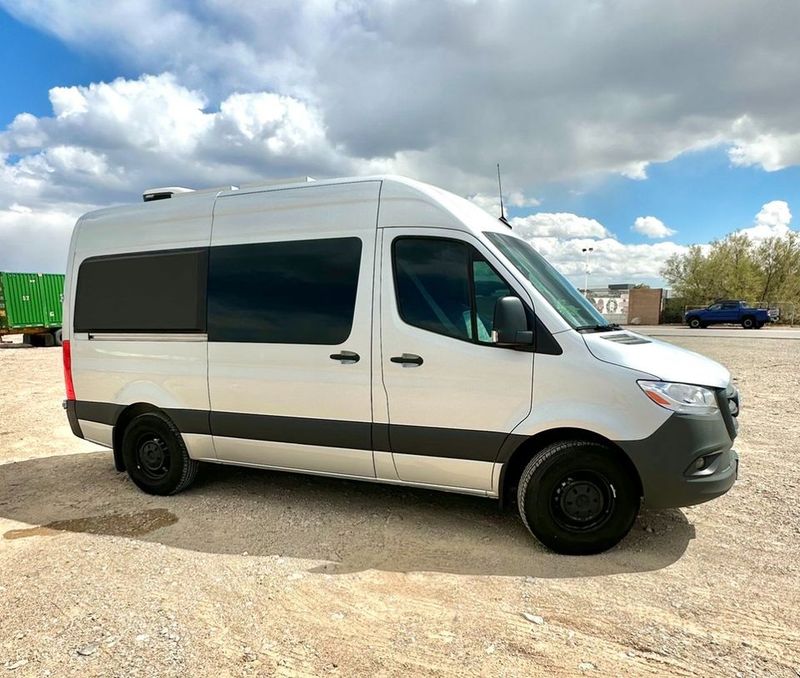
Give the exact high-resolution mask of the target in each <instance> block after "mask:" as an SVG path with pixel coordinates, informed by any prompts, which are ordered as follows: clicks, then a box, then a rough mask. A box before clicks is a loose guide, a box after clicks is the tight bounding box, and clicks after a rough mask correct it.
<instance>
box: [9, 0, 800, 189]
mask: <svg viewBox="0 0 800 678" xmlns="http://www.w3.org/2000/svg"><path fill="white" fill-rule="evenodd" d="M767 4H768V5H769V6H770V7H772V9H771V10H770V9H765V7H764V5H763V3H757V2H740V3H730V2H728V1H727V0H706V1H705V2H702V3H695V4H694V5H692V7H690V8H687V7H686V5H685V3H683V2H680V0H664V1H663V2H651V3H634V4H633V5H630V4H628V3H563V2H557V1H556V0H542V1H541V2H536V3H531V2H526V1H524V0H509V2H506V3H503V6H502V8H498V7H497V6H495V5H493V4H491V3H487V2H446V3H431V2H424V1H423V0H399V1H398V0H375V1H374V2H367V1H366V0H348V1H347V2H337V3H330V2H318V1H315V0H309V1H307V2H297V1H294V0H279V1H278V2H272V3H269V5H268V7H264V5H263V3H242V2H234V3H230V2H220V1H219V0H206V2H202V3H177V4H176V3H174V2H169V1H168V0H141V1H140V2H136V3H106V5H104V6H103V11H97V9H96V6H95V5H94V4H92V3H88V2H75V1H74V0H38V1H36V2H27V3H18V2H13V0H0V5H1V6H4V7H5V8H6V11H8V12H9V13H10V14H12V15H13V16H15V17H17V18H18V19H20V20H22V21H25V22H28V23H30V24H32V25H34V26H36V27H38V28H40V29H42V30H44V31H47V32H49V33H51V34H53V35H55V36H57V37H58V38H59V39H61V40H63V41H64V42H66V43H67V44H69V45H71V46H72V47H73V48H75V49H78V50H81V51H84V52H87V51H88V52H92V53H94V54H97V55H101V56H102V57H108V58H111V59H114V60H115V61H117V62H120V63H123V64H125V65H126V67H127V68H128V70H137V69H138V70H139V71H145V72H146V71H150V72H161V71H163V70H165V69H166V70H169V71H171V72H174V73H175V74H176V76H177V77H178V79H179V81H180V82H181V83H184V84H186V86H187V87H189V88H191V89H195V90H202V91H204V92H206V93H207V94H208V96H209V97H210V99H211V101H212V102H221V101H223V100H224V99H226V98H227V97H228V96H229V95H230V94H232V93H234V92H261V91H268V92H275V93H279V94H283V95H287V96H290V97H292V98H293V99H296V100H299V101H303V102H305V104H306V105H308V106H309V107H311V108H313V109H314V110H315V111H316V112H317V115H318V116H319V119H320V120H322V121H324V126H325V128H326V134H327V138H328V139H329V142H330V144H331V145H332V146H334V147H341V148H342V149H344V152H345V154H346V155H348V156H350V157H354V158H359V159H362V160H366V161H372V160H375V159H378V160H380V159H386V158H391V159H393V160H396V161H398V162H399V163H400V164H402V165H403V166H409V165H411V166H413V167H414V168H415V169H416V170H417V171H416V172H415V173H416V174H417V175H418V176H420V178H423V179H429V180H434V181H435V182H436V183H439V184H442V185H445V186H447V187H448V188H453V189H456V190H457V191H458V192H460V193H466V194H474V193H477V192H484V193H486V194H488V195H491V184H492V180H493V172H492V171H491V169H492V168H493V167H494V162H496V161H500V162H502V163H503V169H504V177H508V178H509V180H510V179H511V178H512V177H516V178H517V183H518V184H519V185H520V186H522V187H524V188H526V189H529V188H530V187H531V186H533V185H534V183H535V182H537V181H541V180H543V179H552V178H571V177H574V176H576V175H581V174H592V173H602V172H616V173H620V174H623V175H624V176H627V177H630V178H633V179H639V180H642V179H645V178H646V176H647V167H648V165H649V164H651V163H653V162H663V161H667V160H669V159H671V158H674V157H675V156H676V155H678V154H680V153H682V152H685V151H687V150H692V149H698V148H704V147H707V146H709V145H714V144H728V145H731V158H732V161H733V162H736V163H740V164H758V165H761V166H763V167H765V168H766V169H776V168H778V167H782V166H786V165H787V164H793V163H797V162H799V161H800V160H799V158H800V139H798V135H799V134H800V128H799V126H798V122H797V116H796V115H794V111H796V110H797V109H798V108H800V87H799V86H798V85H800V73H798V71H797V69H796V68H795V67H794V64H796V63H797V62H798V60H800V41H797V40H796V36H795V33H794V27H795V26H796V25H797V24H798V23H799V22H800V5H798V4H797V3H785V2H781V1H780V0H777V1H775V0H767ZM709 35H713V40H709V39H708V36H709ZM566 44H568V45H569V48H568V49H565V48H564V45H566ZM509 45H513V49H509ZM708 83H713V86H709V84H708ZM66 97H74V98H75V100H74V101H73V100H70V101H63V102H62V101H60V100H59V105H62V103H63V105H64V106H65V107H66V108H67V109H69V110H80V106H81V105H82V102H81V101H80V99H79V98H78V97H75V93H74V92H68V93H67V94H66ZM415 152H420V153H422V154H423V155H424V157H423V158H421V160H422V161H421V162H419V163H415V162H413V157H412V156H411V155H410V154H413V153H415ZM460 174H466V175H467V178H468V181H464V182H462V179H463V177H460V176H459V175H460ZM451 178H452V180H453V181H452V182H451V180H450V179H451ZM455 181H459V182H462V183H461V184H460V185H456V184H455Z"/></svg>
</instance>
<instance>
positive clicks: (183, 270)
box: [74, 248, 208, 333]
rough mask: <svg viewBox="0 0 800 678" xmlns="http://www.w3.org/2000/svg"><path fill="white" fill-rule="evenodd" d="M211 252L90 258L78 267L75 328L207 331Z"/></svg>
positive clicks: (90, 330)
mask: <svg viewBox="0 0 800 678" xmlns="http://www.w3.org/2000/svg"><path fill="white" fill-rule="evenodd" d="M207 271H208V251H207V249H206V248H202V249H181V250H165V251H156V252H135V253H131V254H114V255H109V256H101V257H90V258H89V259H86V260H85V261H84V262H83V263H82V264H81V265H80V268H79V269H78V283H77V289H76V292H75V317H74V330H75V332H126V333H128V332H154V333H162V332H167V333H168V332H198V333H201V332H205V331H206V273H207Z"/></svg>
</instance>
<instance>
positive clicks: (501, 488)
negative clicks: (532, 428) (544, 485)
mask: <svg viewBox="0 0 800 678" xmlns="http://www.w3.org/2000/svg"><path fill="white" fill-rule="evenodd" d="M561 440H583V441H587V442H596V443H600V444H601V445H603V446H605V447H607V448H609V449H610V450H612V451H613V453H614V454H615V455H616V456H617V458H618V459H619V460H620V462H621V463H622V464H623V465H624V466H625V467H626V468H627V470H628V472H629V473H630V474H631V477H632V478H633V479H634V480H635V482H636V484H637V487H638V489H639V496H642V494H643V488H642V479H641V477H640V476H639V471H638V470H637V469H636V465H635V464H634V463H633V461H632V460H631V458H630V457H629V456H628V455H627V454H626V453H625V451H624V450H623V449H622V448H621V447H620V446H619V445H617V444H616V443H614V441H612V440H609V439H608V438H606V437H605V436H602V435H600V434H599V433H595V432H594V431H589V430H586V429H581V428H572V427H560V428H552V429H548V430H546V431H540V432H539V433H536V434H534V435H532V436H530V437H529V438H527V439H526V440H524V441H522V442H521V443H520V444H519V445H517V446H516V448H515V449H514V450H513V451H512V452H511V454H510V455H509V456H508V459H507V460H506V461H505V462H504V463H503V466H502V468H501V469H500V478H499V483H498V494H499V496H498V499H499V501H500V507H501V509H502V508H504V507H505V506H506V505H507V503H508V502H509V500H513V497H514V492H513V490H514V488H515V487H516V483H517V482H518V481H519V479H520V477H521V475H522V471H523V470H524V469H525V467H526V466H527V465H528V462H529V461H530V460H531V459H533V458H534V457H535V456H536V455H537V454H539V453H540V452H541V451H542V450H543V449H544V448H545V447H547V446H548V445H550V444H551V443H555V442H559V441H561Z"/></svg>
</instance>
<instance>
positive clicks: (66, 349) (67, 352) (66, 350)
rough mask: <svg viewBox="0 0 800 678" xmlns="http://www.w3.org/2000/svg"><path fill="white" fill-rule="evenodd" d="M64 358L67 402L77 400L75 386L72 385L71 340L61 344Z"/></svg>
mask: <svg viewBox="0 0 800 678" xmlns="http://www.w3.org/2000/svg"><path fill="white" fill-rule="evenodd" d="M61 348H62V355H63V357H64V385H65V386H66V387H67V400H75V386H73V384H72V349H71V347H70V342H69V339H65V340H64V343H63V344H61Z"/></svg>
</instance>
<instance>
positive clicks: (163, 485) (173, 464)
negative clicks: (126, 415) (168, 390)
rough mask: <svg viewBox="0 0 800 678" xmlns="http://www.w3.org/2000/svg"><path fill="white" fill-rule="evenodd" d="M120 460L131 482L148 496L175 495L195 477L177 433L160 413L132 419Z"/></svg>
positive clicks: (193, 464)
mask: <svg viewBox="0 0 800 678" xmlns="http://www.w3.org/2000/svg"><path fill="white" fill-rule="evenodd" d="M122 458H123V460H124V462H125V468H126V469H127V470H128V475H129V476H130V479H131V480H132V481H133V482H134V483H135V484H136V486H137V487H138V488H139V489H140V490H143V491H144V492H147V493H148V494H158V495H167V494H175V493H176V492H180V491H181V490H184V489H186V488H187V487H189V485H191V484H192V482H193V481H194V479H195V476H197V470H198V468H199V466H200V463H199V462H197V461H195V460H194V459H191V458H190V457H189V452H188V451H187V450H186V445H185V444H184V442H183V438H182V437H181V434H180V431H178V429H177V428H176V427H175V424H173V423H172V421H170V420H169V419H168V418H167V417H166V416H164V415H163V414H161V413H160V412H147V413H145V414H140V415H138V416H136V417H134V418H133V419H132V420H131V422H130V423H129V424H128V426H127V428H126V429H125V433H124V434H123V437H122Z"/></svg>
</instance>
